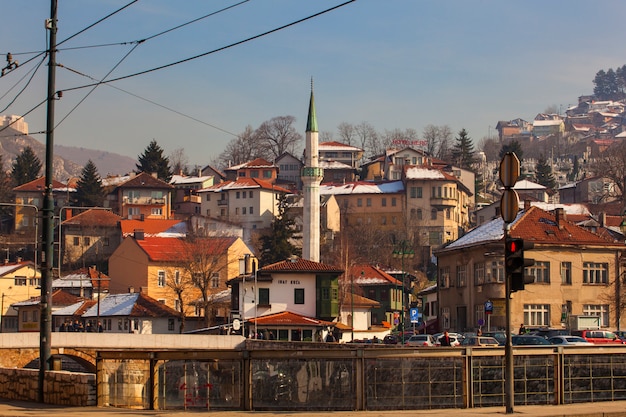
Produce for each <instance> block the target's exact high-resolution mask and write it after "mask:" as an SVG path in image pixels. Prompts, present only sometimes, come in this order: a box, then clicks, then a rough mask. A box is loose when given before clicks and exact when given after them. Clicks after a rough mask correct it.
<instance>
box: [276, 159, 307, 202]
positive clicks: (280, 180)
mask: <svg viewBox="0 0 626 417" xmlns="http://www.w3.org/2000/svg"><path fill="white" fill-rule="evenodd" d="M275 164H276V165H277V166H278V168H279V170H278V176H277V178H276V184H277V185H280V186H281V187H284V188H287V189H289V190H292V191H294V192H295V191H298V190H302V179H301V178H300V172H301V170H302V167H303V166H304V164H303V163H302V161H301V160H299V159H298V158H296V157H295V156H293V155H292V154H290V153H289V152H283V154H282V155H280V156H279V157H278V158H276V161H275Z"/></svg>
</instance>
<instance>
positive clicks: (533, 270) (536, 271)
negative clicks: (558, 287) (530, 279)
mask: <svg viewBox="0 0 626 417" xmlns="http://www.w3.org/2000/svg"><path fill="white" fill-rule="evenodd" d="M528 270H529V271H528V272H529V273H530V275H533V276H534V277H535V282H543V283H545V284H549V283H550V262H539V261H536V262H535V265H534V266H532V267H530V268H528Z"/></svg>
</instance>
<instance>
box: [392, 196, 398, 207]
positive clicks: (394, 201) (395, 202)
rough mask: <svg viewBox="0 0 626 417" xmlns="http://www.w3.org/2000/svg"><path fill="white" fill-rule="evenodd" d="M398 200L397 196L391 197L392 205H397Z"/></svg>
mask: <svg viewBox="0 0 626 417" xmlns="http://www.w3.org/2000/svg"><path fill="white" fill-rule="evenodd" d="M397 203H398V202H397V201H396V198H395V197H391V207H395V206H396V204H397Z"/></svg>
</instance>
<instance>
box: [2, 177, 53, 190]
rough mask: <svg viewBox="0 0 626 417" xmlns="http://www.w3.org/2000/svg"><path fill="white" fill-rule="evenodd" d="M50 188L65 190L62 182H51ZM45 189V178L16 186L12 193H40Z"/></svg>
mask: <svg viewBox="0 0 626 417" xmlns="http://www.w3.org/2000/svg"><path fill="white" fill-rule="evenodd" d="M52 188H65V184H63V183H62V182H59V181H56V180H52ZM45 189H46V178H45V177H39V178H37V179H36V180H32V181H31V182H27V183H26V184H22V185H18V186H17V187H15V188H14V189H13V191H41V192H43V191H44V190H45Z"/></svg>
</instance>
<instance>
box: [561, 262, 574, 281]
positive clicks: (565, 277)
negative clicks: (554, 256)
mask: <svg viewBox="0 0 626 417" xmlns="http://www.w3.org/2000/svg"><path fill="white" fill-rule="evenodd" d="M561 284H562V285H572V263H571V262H561Z"/></svg>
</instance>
